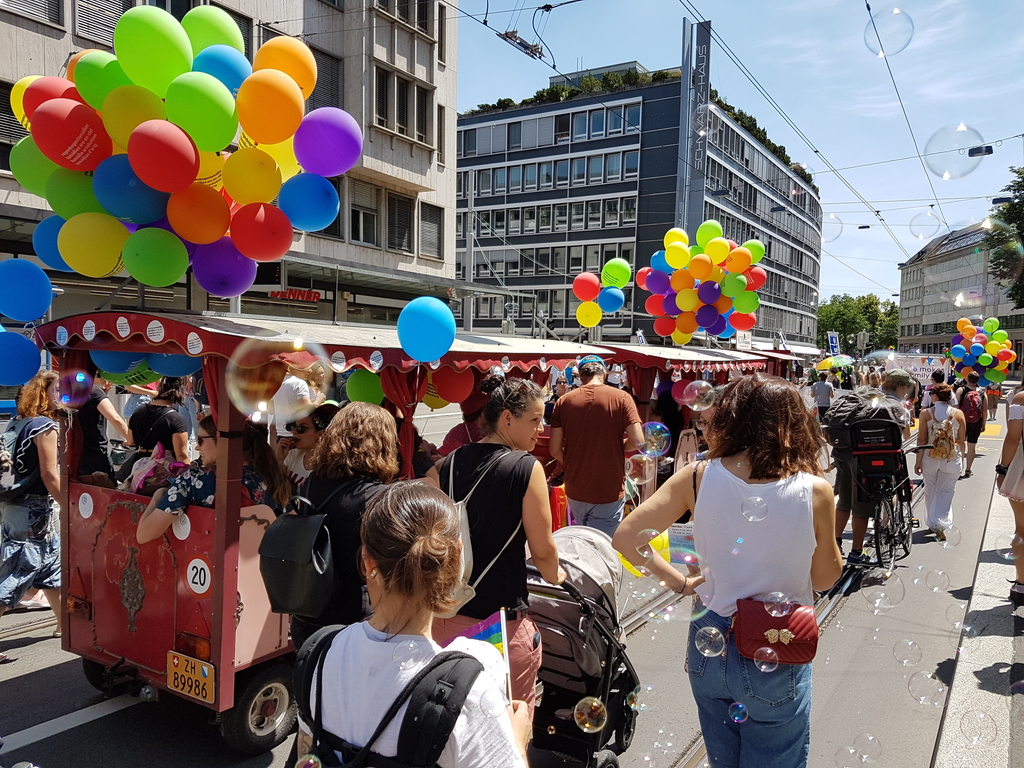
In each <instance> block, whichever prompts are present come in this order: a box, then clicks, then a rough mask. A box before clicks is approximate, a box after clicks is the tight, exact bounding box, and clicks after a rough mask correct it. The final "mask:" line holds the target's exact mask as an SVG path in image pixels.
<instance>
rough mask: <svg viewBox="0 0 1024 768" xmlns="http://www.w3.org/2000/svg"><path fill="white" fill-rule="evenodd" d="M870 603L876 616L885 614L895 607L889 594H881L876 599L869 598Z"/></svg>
mask: <svg viewBox="0 0 1024 768" xmlns="http://www.w3.org/2000/svg"><path fill="white" fill-rule="evenodd" d="M868 604H869V605H870V606H871V612H872V613H873V614H874V615H875V616H884V615H885V614H887V613H888V612H889V611H891V610H892V609H893V605H892V601H891V600H889V596H888V595H881V596H879V597H878V598H877V599H875V600H873V601H872V600H869V601H868Z"/></svg>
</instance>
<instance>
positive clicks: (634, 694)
mask: <svg viewBox="0 0 1024 768" xmlns="http://www.w3.org/2000/svg"><path fill="white" fill-rule="evenodd" d="M639 696H640V686H639V685H638V686H637V687H636V688H634V689H633V690H632V691H630V692H629V693H627V694H626V706H627V707H629V708H630V709H632V710H633V711H634V712H638V711H639V710H640V700H639Z"/></svg>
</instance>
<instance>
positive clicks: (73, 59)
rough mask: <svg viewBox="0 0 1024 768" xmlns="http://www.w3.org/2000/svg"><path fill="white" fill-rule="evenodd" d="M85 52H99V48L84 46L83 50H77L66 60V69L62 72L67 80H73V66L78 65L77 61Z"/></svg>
mask: <svg viewBox="0 0 1024 768" xmlns="http://www.w3.org/2000/svg"><path fill="white" fill-rule="evenodd" d="M87 53H101V51H100V49H99V48H86V49H85V50H84V51H79V52H78V53H76V54H75V55H74V56H72V57H71V59H70V60H69V61H68V71H67V72H66V73H65V74H64V77H66V78H67V79H68V80H70V81H71V82H72V83H73V82H75V67H77V66H78V62H80V61H81V60H82V57H83V56H85V54H87Z"/></svg>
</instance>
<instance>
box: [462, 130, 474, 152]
mask: <svg viewBox="0 0 1024 768" xmlns="http://www.w3.org/2000/svg"><path fill="white" fill-rule="evenodd" d="M462 133H463V137H462V152H463V154H464V155H465V156H466V157H476V128H470V129H469V130H468V131H463V132H462Z"/></svg>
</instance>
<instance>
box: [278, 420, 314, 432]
mask: <svg viewBox="0 0 1024 768" xmlns="http://www.w3.org/2000/svg"><path fill="white" fill-rule="evenodd" d="M284 428H285V429H287V430H288V431H289V432H295V433H297V434H300V435H304V434H306V433H307V432H309V430H311V429H312V427H311V426H309V425H308V424H296V423H295V422H294V421H293V422H291V423H290V424H285V425H284Z"/></svg>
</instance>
